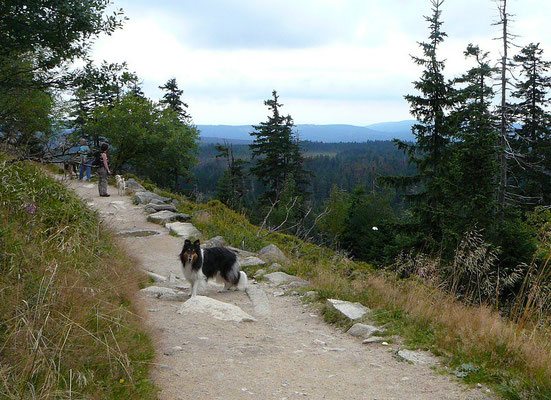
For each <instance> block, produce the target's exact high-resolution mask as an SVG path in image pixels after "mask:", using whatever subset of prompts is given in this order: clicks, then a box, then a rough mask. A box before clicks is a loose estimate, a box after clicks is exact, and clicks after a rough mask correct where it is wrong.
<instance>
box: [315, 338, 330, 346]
mask: <svg viewBox="0 0 551 400" xmlns="http://www.w3.org/2000/svg"><path fill="white" fill-rule="evenodd" d="M314 344H319V345H320V346H325V345H327V343H326V342H324V341H323V340H319V339H314Z"/></svg>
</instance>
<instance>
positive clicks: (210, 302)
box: [178, 296, 256, 322]
mask: <svg viewBox="0 0 551 400" xmlns="http://www.w3.org/2000/svg"><path fill="white" fill-rule="evenodd" d="M193 313H201V314H207V315H210V316H211V317H213V318H215V319H219V320H221V321H233V322H253V321H256V319H254V318H253V317H251V316H250V315H249V314H247V313H246V312H245V311H243V310H242V309H241V308H239V307H237V306H236V305H233V304H228V303H224V302H222V301H218V300H215V299H211V298H210V297H206V296H195V297H192V298H190V299H189V300H188V301H186V302H185V303H184V304H183V305H182V307H181V308H180V310H178V314H193Z"/></svg>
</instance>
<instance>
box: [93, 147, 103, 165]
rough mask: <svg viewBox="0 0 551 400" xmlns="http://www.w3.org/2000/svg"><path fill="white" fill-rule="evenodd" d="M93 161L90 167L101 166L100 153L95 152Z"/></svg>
mask: <svg viewBox="0 0 551 400" xmlns="http://www.w3.org/2000/svg"><path fill="white" fill-rule="evenodd" d="M93 157H94V159H93V161H92V167H101V166H102V165H103V163H102V160H101V151H99V150H96V151H94V153H93Z"/></svg>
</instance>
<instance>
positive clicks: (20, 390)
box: [0, 156, 156, 399]
mask: <svg viewBox="0 0 551 400" xmlns="http://www.w3.org/2000/svg"><path fill="white" fill-rule="evenodd" d="M0 157H2V158H1V159H0V271H1V273H0V288H1V289H0V398H8V399H16V398H18V399H19V398H36V399H45V398H93V399H129V398H135V399H137V398H139V399H150V398H151V399H152V398H155V396H156V394H155V393H156V391H155V388H154V387H153V385H152V384H151V383H150V381H149V378H148V370H149V361H150V360H151V358H152V356H153V350H152V347H151V344H150V341H149V338H148V335H147V332H146V330H145V329H144V327H143V325H142V320H141V319H140V317H139V316H138V315H137V314H136V312H137V309H136V307H135V305H134V293H135V291H136V290H137V289H138V285H139V283H140V281H143V278H142V275H141V274H140V273H137V271H136V269H135V266H134V263H133V262H132V260H131V259H130V258H129V257H128V255H127V254H126V253H125V252H124V251H123V250H122V249H121V248H120V247H118V246H117V245H116V244H115V242H114V241H113V238H112V236H111V234H110V232H109V231H108V230H107V229H106V228H105V227H104V226H102V225H101V223H100V220H99V218H98V215H97V214H96V213H95V212H93V211H91V210H90V209H89V208H88V207H87V206H86V205H85V204H84V203H83V202H82V201H81V200H80V199H79V198H77V197H76V196H75V195H74V193H73V192H72V191H70V190H68V189H67V188H65V187H64V186H63V185H61V184H59V183H56V182H54V181H53V180H52V179H51V178H49V177H47V176H46V175H45V174H44V173H43V172H42V171H41V170H40V169H39V168H38V167H36V166H33V165H30V164H26V163H9V162H8V163H6V162H5V158H4V157H3V156H0Z"/></svg>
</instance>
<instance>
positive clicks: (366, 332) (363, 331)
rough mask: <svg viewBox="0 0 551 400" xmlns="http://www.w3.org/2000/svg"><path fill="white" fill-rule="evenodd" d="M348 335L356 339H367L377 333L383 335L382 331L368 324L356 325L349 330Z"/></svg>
mask: <svg viewBox="0 0 551 400" xmlns="http://www.w3.org/2000/svg"><path fill="white" fill-rule="evenodd" d="M348 333H349V334H350V335H352V336H354V337H358V338H362V339H367V338H369V337H371V336H373V335H374V334H376V333H381V330H380V329H379V328H377V327H376V326H373V325H366V324H354V325H353V326H352V327H351V328H350V329H349V330H348Z"/></svg>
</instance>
